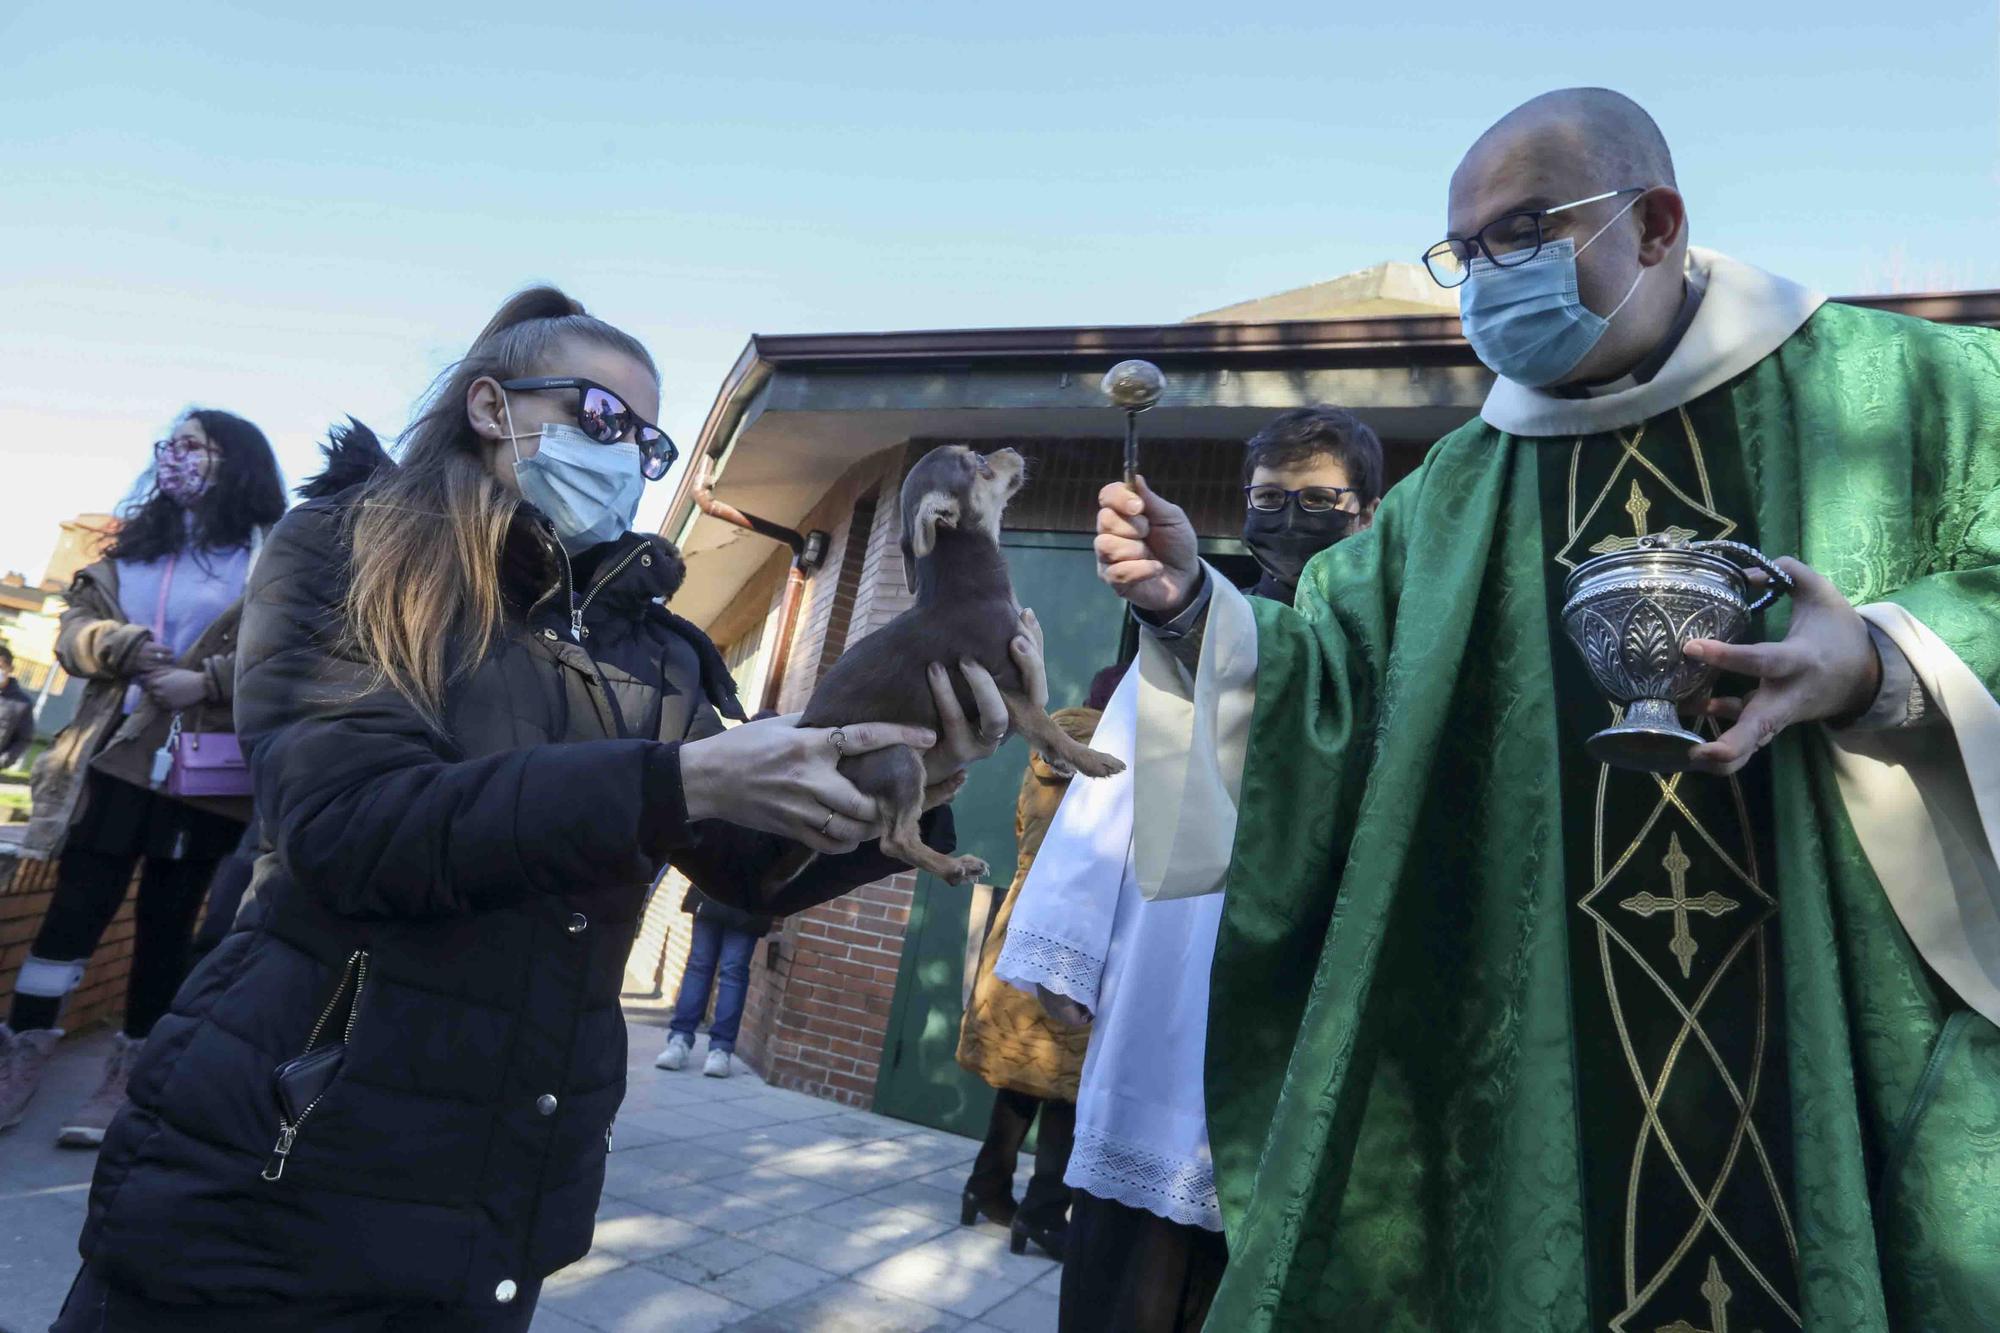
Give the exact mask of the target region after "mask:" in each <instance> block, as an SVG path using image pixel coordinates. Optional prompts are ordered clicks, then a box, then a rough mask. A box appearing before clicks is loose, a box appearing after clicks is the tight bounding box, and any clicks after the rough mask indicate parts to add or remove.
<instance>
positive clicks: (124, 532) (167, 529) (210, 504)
mask: <svg viewBox="0 0 2000 1333" xmlns="http://www.w3.org/2000/svg"><path fill="white" fill-rule="evenodd" d="M183 421H199V422H200V423H201V428H202V430H203V432H205V433H206V434H207V436H208V439H209V442H210V443H211V444H213V445H214V446H215V447H216V449H217V450H218V451H220V454H221V456H220V457H219V458H218V459H217V460H216V467H215V472H214V474H213V477H212V479H211V481H210V482H209V486H208V489H207V490H205V491H203V492H202V493H201V498H200V499H198V500H196V501H195V502H194V506H193V508H192V509H191V510H189V511H186V512H191V513H192V514H193V515H194V525H193V528H192V529H190V528H189V526H188V524H187V522H186V521H185V519H183V517H182V514H183V512H184V511H183V510H182V509H181V506H180V505H179V504H177V503H175V501H174V500H173V499H172V498H171V497H169V496H168V495H166V494H165V493H164V492H162V491H161V490H160V488H159V484H158V482H156V481H155V480H153V476H152V470H151V469H150V468H148V470H147V472H146V473H144V474H142V479H143V480H144V482H145V484H146V490H145V494H144V495H143V496H140V497H139V498H137V499H134V500H133V501H132V502H130V503H129V504H127V505H125V506H124V507H122V508H121V509H120V510H119V511H118V535H117V536H116V537H114V538H113V539H112V542H111V545H110V546H109V547H108V548H106V550H105V552H104V557H105V559H107V560H158V559H160V558H161V557H162V556H168V555H172V554H174V553H175V552H176V551H181V550H184V549H186V548H187V547H188V546H189V545H192V546H194V548H195V549H197V550H210V551H227V550H233V549H234V548H236V547H238V546H247V545H249V544H250V538H251V535H252V534H253V533H255V532H256V531H257V529H259V528H268V527H270V526H271V525H272V524H273V523H276V522H277V521H278V520H279V519H280V518H283V517H284V514H285V479H284V477H283V476H282V475H281V474H280V473H279V471H278V459H277V455H275V454H273V453H272V452H271V442H270V441H269V440H267V439H265V438H264V432H263V431H261V430H258V429H257V427H255V426H254V425H252V424H251V423H249V422H248V421H245V420H244V419H243V418H242V417H239V416H237V415H235V414H234V413H231V412H218V411H216V410H214V409H213V408H206V407H198V408H194V409H192V410H191V411H187V412H183V413H181V414H180V415H179V416H178V417H176V418H174V423H175V424H176V425H179V424H180V423H181V422H183Z"/></svg>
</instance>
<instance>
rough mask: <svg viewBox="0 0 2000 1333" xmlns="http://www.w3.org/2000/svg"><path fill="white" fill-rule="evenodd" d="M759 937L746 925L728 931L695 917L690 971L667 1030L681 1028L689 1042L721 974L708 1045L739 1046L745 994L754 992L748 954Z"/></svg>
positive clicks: (713, 1048)
mask: <svg viewBox="0 0 2000 1333" xmlns="http://www.w3.org/2000/svg"><path fill="white" fill-rule="evenodd" d="M756 948H757V937H756V936H755V935H752V934H751V933H750V932H749V931H747V930H727V929H724V928H723V927H721V926H718V925H716V924H715V923H714V922H713V921H704V920H703V919H702V918H701V917H698V916H697V917H696V918H695V919H694V935H693V937H692V938H691V939H690V940H689V941H688V961H687V971H686V972H685V973H684V974H682V976H681V993H680V998H679V999H677V1000H675V1001H674V1018H673V1021H672V1022H671V1023H669V1024H668V1025H667V1030H668V1031H669V1032H678V1033H679V1034H680V1035H681V1036H683V1037H686V1038H687V1039H688V1040H689V1041H690V1042H692V1041H693V1040H694V1030H695V1028H696V1026H697V1025H699V1024H700V1022H701V1015H702V1011H703V1010H705V1009H707V1008H708V988H709V985H710V984H711V983H712V982H714V981H715V979H716V974H717V973H718V972H720V973H721V976H722V982H721V985H720V986H718V987H717V988H716V992H715V1021H714V1022H713V1023H710V1024H709V1025H708V1049H709V1050H711V1051H733V1050H735V1049H736V1029H737V1028H739V1027H741V1026H742V1024H743V997H744V996H745V995H747V994H748V993H749V991H750V955H751V954H752V953H754V952H755V951H756Z"/></svg>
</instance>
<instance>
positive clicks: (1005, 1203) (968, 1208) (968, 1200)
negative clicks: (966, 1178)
mask: <svg viewBox="0 0 2000 1333" xmlns="http://www.w3.org/2000/svg"><path fill="white" fill-rule="evenodd" d="M1014 1208H1015V1204H1014V1200H1013V1199H1012V1198H1011V1197H1010V1196H1008V1195H1005V1194H1001V1195H996V1196H995V1197H993V1198H981V1197H980V1196H979V1195H977V1194H974V1193H973V1192H972V1191H971V1190H966V1191H965V1192H964V1193H962V1194H960V1195H959V1196H958V1224H959V1225H960V1226H962V1227H969V1226H971V1225H972V1224H973V1223H974V1222H977V1221H978V1220H979V1219H980V1218H981V1217H982V1216H984V1217H985V1218H987V1219H988V1220H989V1221H993V1222H998V1223H999V1224H1000V1225H1001V1226H1003V1227H1005V1226H1012V1225H1013V1224H1014Z"/></svg>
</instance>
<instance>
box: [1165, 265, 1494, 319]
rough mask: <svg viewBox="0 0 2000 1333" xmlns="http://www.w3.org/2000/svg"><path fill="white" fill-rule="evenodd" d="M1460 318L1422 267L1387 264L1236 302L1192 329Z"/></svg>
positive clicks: (1453, 294) (1452, 293)
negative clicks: (1250, 324) (1375, 317)
mask: <svg viewBox="0 0 2000 1333" xmlns="http://www.w3.org/2000/svg"><path fill="white" fill-rule="evenodd" d="M1435 314H1446V315H1452V316H1456V315H1457V314H1458V289H1457V288H1455V287H1454V288H1451V289H1449V290H1447V289H1445V288H1443V287H1440V286H1438V285H1437V284H1436V283H1435V282H1432V281H1431V275H1430V274H1429V273H1428V272H1426V271H1425V270H1424V266H1423V265H1422V264H1403V263H1396V262H1390V263H1386V264H1375V265H1372V266H1370V267H1368V268H1364V269H1357V270H1355V271H1354V272H1352V273H1344V274H1342V275H1341V276H1340V277H1337V278H1332V279H1329V280H1328V281H1326V282H1315V283H1313V284H1312V285H1311V286H1309V287H1294V288H1292V289H1291V290H1290V291H1286V292H1279V293H1277V294H1276V295H1275V296H1260V297H1258V298H1257V299H1256V300H1254V301H1238V302H1237V303H1236V304H1234V305H1226V306H1223V307H1222V308H1221V309H1220V310H1210V311H1207V312H1205V313H1203V314H1199V315H1190V316H1188V320H1189V322H1191V323H1201V324H1217V323H1222V324H1240V323H1246V322H1261V321H1268V320H1278V319H1340V318H1346V317H1349V316H1355V315H1435Z"/></svg>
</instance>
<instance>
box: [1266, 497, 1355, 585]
mask: <svg viewBox="0 0 2000 1333" xmlns="http://www.w3.org/2000/svg"><path fill="white" fill-rule="evenodd" d="M1355 517H1356V516H1355V515H1353V514H1350V513H1349V512H1348V511H1347V510H1345V509H1328V510H1325V511H1324V512H1322V513H1318V514H1312V513H1307V512H1306V511H1305V510H1303V509H1301V508H1299V502H1298V500H1297V499H1296V498H1294V499H1291V500H1288V501H1286V503H1285V507H1284V508H1283V509H1279V510H1275V511H1269V510H1263V509H1252V510H1250V511H1249V513H1248V514H1246V515H1245V516H1244V519H1243V544H1244V545H1245V546H1248V547H1249V548H1250V554H1251V555H1253V556H1255V557H1256V558H1257V564H1258V565H1259V566H1260V567H1261V568H1262V569H1263V571H1264V572H1265V573H1266V574H1268V575H1270V576H1271V578H1272V579H1273V580H1275V581H1276V582H1278V583H1281V584H1283V585H1284V586H1285V589H1286V591H1288V592H1289V591H1293V590H1296V589H1297V588H1298V586H1299V575H1301V574H1303V573H1305V568H1306V562H1307V561H1308V560H1311V559H1312V558H1313V557H1314V556H1316V555H1318V554H1319V553H1320V552H1321V551H1324V550H1325V549H1326V548H1327V547H1329V546H1331V545H1333V544H1334V543H1335V542H1337V541H1339V540H1340V539H1341V538H1342V537H1345V536H1347V534H1348V533H1349V532H1351V531H1353V529H1354V519H1355Z"/></svg>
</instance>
